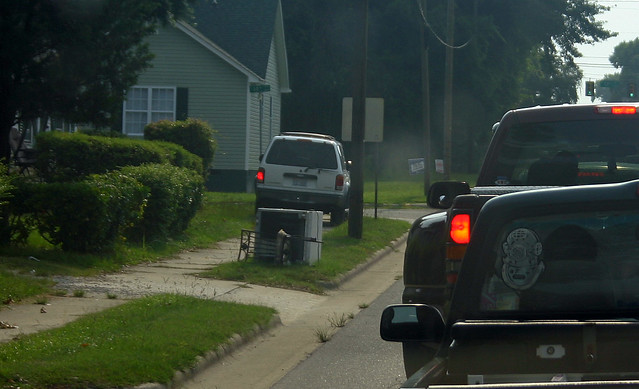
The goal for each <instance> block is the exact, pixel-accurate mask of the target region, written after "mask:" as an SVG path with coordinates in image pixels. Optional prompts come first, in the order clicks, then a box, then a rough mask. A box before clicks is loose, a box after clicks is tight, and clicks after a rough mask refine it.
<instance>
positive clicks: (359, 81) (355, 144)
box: [348, 0, 368, 239]
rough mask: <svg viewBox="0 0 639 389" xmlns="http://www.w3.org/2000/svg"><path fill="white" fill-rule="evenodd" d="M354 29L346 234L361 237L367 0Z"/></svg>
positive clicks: (361, 2) (362, 1)
mask: <svg viewBox="0 0 639 389" xmlns="http://www.w3.org/2000/svg"><path fill="white" fill-rule="evenodd" d="M359 6H360V8H359V13H358V15H357V17H356V18H355V19H356V20H358V21H359V25H358V27H359V28H358V29H356V31H357V32H358V33H359V34H361V35H360V37H359V38H360V41H359V45H358V46H357V47H356V48H355V52H356V53H359V56H358V60H357V61H355V66H354V69H353V70H354V71H353V73H354V74H353V76H354V77H353V130H352V134H351V154H352V155H351V156H352V161H353V167H352V170H351V198H350V207H349V208H350V209H349V217H348V236H350V237H351V238H356V239H361V238H362V230H363V224H364V128H365V126H366V59H367V51H368V0H360V2H359Z"/></svg>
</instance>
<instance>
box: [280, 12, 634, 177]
mask: <svg viewBox="0 0 639 389" xmlns="http://www.w3.org/2000/svg"><path fill="white" fill-rule="evenodd" d="M417 3H418V1H417V0H413V1H406V0H384V1H381V0H379V1H370V2H369V33H370V36H369V53H368V57H369V67H368V85H367V89H368V91H369V96H371V97H383V98H384V100H385V117H384V121H385V135H384V139H385V141H384V143H385V145H386V144H388V143H389V142H393V141H397V140H398V139H402V140H404V142H403V144H402V146H401V147H398V151H397V152H385V153H383V155H382V158H390V156H396V157H397V158H398V159H402V158H403V161H401V162H402V164H401V165H399V164H398V165H397V166H405V165H406V160H405V159H406V158H407V157H408V156H409V155H411V156H420V155H423V154H420V153H419V152H417V151H416V152H414V153H413V149H416V148H418V147H419V146H420V145H421V144H422V142H421V134H420V133H419V129H420V128H421V123H420V121H421V112H420V110H421V104H420V103H419V101H420V98H421V95H420V93H421V92H420V88H419V85H420V74H421V72H420V50H421V47H420V36H419V31H420V25H419V24H420V23H423V21H422V18H421V15H420V10H419V7H418V5H417ZM455 3H456V9H455V19H456V25H455V34H454V35H455V38H456V42H455V45H456V46H461V47H460V48H459V49H456V51H455V64H454V66H455V68H454V112H455V114H454V117H453V132H454V133H453V139H454V145H453V147H454V149H453V163H454V164H455V168H456V170H460V169H464V170H470V171H476V167H477V164H478V163H479V161H480V160H481V158H482V156H483V149H484V148H485V146H486V144H487V143H488V140H489V137H490V131H489V129H490V128H491V126H492V124H493V123H494V122H495V121H496V120H498V119H499V118H500V117H501V115H502V114H503V113H504V112H505V111H506V110H508V109H511V108H515V107H520V106H526V105H534V104H550V103H563V102H575V101H576V100H577V89H576V88H577V85H578V82H579V80H580V79H581V76H582V74H581V71H580V70H579V68H578V67H577V65H576V64H575V62H574V58H575V57H579V56H580V55H581V54H580V53H579V52H578V50H577V49H576V47H577V45H579V44H583V43H592V42H598V41H601V40H605V39H607V38H608V37H610V36H612V35H613V33H611V32H610V31H607V30H605V29H604V28H603V27H602V24H601V23H600V22H597V21H595V18H594V17H595V15H597V14H599V13H601V12H603V11H604V10H605V9H606V8H605V7H603V6H601V5H599V4H598V3H597V2H595V1H592V0H553V1H548V0H520V1H511V0H474V1H460V0H457V1H456V2H455ZM350 4H351V2H345V1H335V0H282V7H283V11H284V18H285V23H284V27H285V29H286V39H287V45H288V60H289V69H290V72H291V73H290V75H291V85H292V89H293V92H292V93H291V94H289V95H287V96H285V97H284V99H283V110H282V123H283V126H284V127H285V128H287V129H291V128H304V129H321V130H324V131H330V133H331V134H333V135H338V136H339V134H340V128H341V121H340V120H341V104H340V102H341V98H342V97H344V96H349V95H350V93H351V84H350V82H351V77H350V76H349V74H350V72H351V69H352V66H351V63H352V60H353V59H352V52H353V51H354V50H355V48H354V47H353V45H352V40H351V38H352V36H353V34H352V32H350V31H351V30H350V27H351V26H350V25H349V23H350V18H349V13H350V12H351V9H350ZM425 11H426V12H425V15H427V20H426V22H427V23H428V26H427V28H426V30H427V31H428V34H427V35H428V36H427V41H428V42H429V53H430V59H429V67H430V70H429V72H430V89H431V91H430V95H431V98H430V101H431V104H432V108H431V112H433V114H432V128H433V139H432V142H433V147H432V150H433V151H434V155H433V157H437V153H438V152H439V150H440V149H441V147H440V146H439V142H441V128H442V126H443V123H442V119H443V117H440V116H442V115H439V114H438V113H439V112H441V110H442V107H441V105H442V101H443V90H444V89H443V88H444V85H443V80H444V60H443V58H444V57H445V55H444V48H445V47H444V45H443V44H442V43H441V42H440V40H439V39H438V38H443V37H444V36H445V31H446V25H445V21H446V17H445V16H446V2H445V1H435V0H430V1H428V2H427V9H426V10H425ZM638 85H639V84H638ZM407 145H408V147H407ZM384 150H385V151H388V150H389V148H388V147H384ZM440 157H441V155H440ZM455 161H457V162H455ZM398 162H399V161H398ZM387 165H388V164H387V163H385V162H384V161H382V166H387Z"/></svg>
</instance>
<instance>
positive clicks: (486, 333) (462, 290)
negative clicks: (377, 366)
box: [380, 180, 639, 388]
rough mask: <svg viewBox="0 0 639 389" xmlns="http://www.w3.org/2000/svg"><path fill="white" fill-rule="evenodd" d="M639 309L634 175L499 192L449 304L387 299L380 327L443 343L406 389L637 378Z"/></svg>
mask: <svg viewBox="0 0 639 389" xmlns="http://www.w3.org/2000/svg"><path fill="white" fill-rule="evenodd" d="M638 308H639V180H634V181H630V182H625V183H616V184H601V185H584V186H572V187H564V188H551V189H539V190H531V191H526V192H519V193H511V194H504V195H502V196H497V197H493V198H491V199H490V200H488V201H487V202H486V203H485V204H484V206H483V207H482V208H481V210H480V211H479V214H478V216H477V218H476V222H475V228H474V231H473V233H472V239H470V242H469V244H468V248H467V250H466V253H465V255H464V257H463V265H462V266H461V269H460V272H459V277H458V279H457V283H456V285H455V289H454V292H453V296H452V300H451V302H450V306H449V307H448V308H447V309H446V310H445V312H442V311H441V310H440V309H439V308H438V307H435V306H431V305H424V304H404V305H395V306H390V307H388V308H386V310H385V311H384V312H383V314H382V319H381V325H380V331H381V336H382V338H384V339H386V340H390V341H401V342H405V343H409V342H410V343H422V342H437V343H438V344H439V348H438V351H437V352H436V355H435V357H434V358H432V359H430V361H429V362H426V363H425V364H424V367H423V368H421V369H420V370H418V371H417V372H416V373H415V374H414V375H413V376H412V377H410V378H409V380H408V381H407V382H406V383H405V384H404V386H403V387H407V388H408V387H410V388H413V387H416V388H417V387H419V388H434V387H438V385H450V386H446V387H447V388H449V387H457V385H459V386H464V385H475V384H483V385H486V387H496V386H498V385H510V386H507V387H509V388H519V387H524V385H526V386H525V387H526V388H541V387H544V388H548V387H554V385H557V386H560V385H563V386H561V387H562V388H565V387H575V386H577V383H578V384H579V385H582V386H585V387H617V386H619V387H622V386H623V387H639V354H638V353H637V352H636V350H637V347H639V321H638V315H637V313H638V310H637V309H638ZM524 383H525V384H524ZM519 385H521V386H519ZM624 385H625V386H624ZM582 386H579V387H582Z"/></svg>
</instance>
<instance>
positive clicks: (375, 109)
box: [342, 97, 384, 142]
mask: <svg viewBox="0 0 639 389" xmlns="http://www.w3.org/2000/svg"><path fill="white" fill-rule="evenodd" d="M352 134H353V98H352V97H344V99H343V100H342V140H343V141H345V142H350V141H351V139H352ZM383 140H384V99H382V98H376V97H367V98H366V127H365V128H364V142H382V141H383Z"/></svg>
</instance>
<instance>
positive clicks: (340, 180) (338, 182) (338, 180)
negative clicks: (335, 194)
mask: <svg viewBox="0 0 639 389" xmlns="http://www.w3.org/2000/svg"><path fill="white" fill-rule="evenodd" d="M343 189H344V175H343V174H338V175H337V176H336V177H335V190H343Z"/></svg>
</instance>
